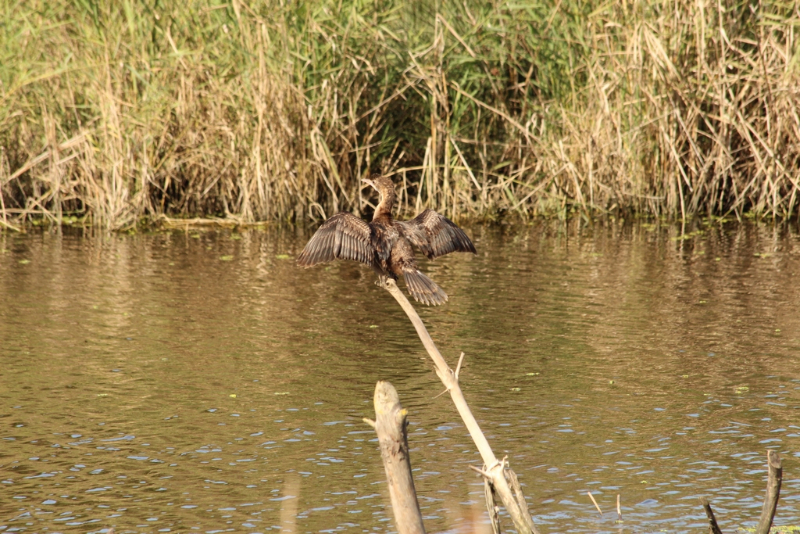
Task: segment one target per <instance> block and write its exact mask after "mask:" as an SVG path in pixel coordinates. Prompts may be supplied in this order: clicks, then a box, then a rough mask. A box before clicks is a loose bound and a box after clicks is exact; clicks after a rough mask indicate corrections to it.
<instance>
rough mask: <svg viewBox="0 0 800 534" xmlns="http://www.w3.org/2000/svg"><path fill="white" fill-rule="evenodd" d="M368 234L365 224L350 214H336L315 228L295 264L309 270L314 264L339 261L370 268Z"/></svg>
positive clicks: (370, 258) (370, 250) (370, 256)
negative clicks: (358, 262)
mask: <svg viewBox="0 0 800 534" xmlns="http://www.w3.org/2000/svg"><path fill="white" fill-rule="evenodd" d="M369 235H370V231H369V225H368V224H367V222H366V221H364V220H362V219H359V218H358V217H356V216H355V215H353V214H352V213H347V212H341V213H337V214H336V215H334V216H333V217H331V218H330V219H328V220H327V221H325V222H324V223H323V224H322V226H320V227H319V229H318V230H317V232H316V233H315V234H314V235H313V236H312V237H311V240H309V242H308V244H306V248H304V249H303V252H301V253H300V256H298V257H297V263H298V264H299V265H302V266H303V267H311V266H312V265H316V264H317V263H322V262H325V261H332V260H335V259H342V260H355V261H360V262H361V263H366V264H367V265H372V262H373V258H374V253H373V250H372V247H371V246H370V242H369Z"/></svg>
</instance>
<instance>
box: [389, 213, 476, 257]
mask: <svg viewBox="0 0 800 534" xmlns="http://www.w3.org/2000/svg"><path fill="white" fill-rule="evenodd" d="M397 225H398V226H399V227H400V228H401V231H402V232H403V235H404V236H405V237H406V239H408V240H409V241H410V242H411V243H412V244H413V245H415V246H417V247H418V248H419V249H420V250H421V251H422V253H423V254H425V255H426V256H428V258H430V259H433V258H436V257H439V256H444V255H445V254H449V253H451V252H472V253H473V254H474V253H475V245H473V244H472V241H470V239H469V237H467V234H465V233H464V230H462V229H461V228H459V227H458V226H456V224H455V223H454V222H453V221H451V220H450V219H448V218H447V217H445V216H444V215H440V214H438V213H436V212H435V211H433V210H425V211H423V212H422V213H420V214H419V215H417V216H416V217H414V218H413V219H410V220H408V221H397Z"/></svg>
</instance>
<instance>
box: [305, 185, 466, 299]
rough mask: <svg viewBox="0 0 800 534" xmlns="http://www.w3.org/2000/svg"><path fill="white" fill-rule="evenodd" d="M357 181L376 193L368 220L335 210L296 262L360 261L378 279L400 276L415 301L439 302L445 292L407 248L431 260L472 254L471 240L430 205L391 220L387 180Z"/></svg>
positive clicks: (308, 264) (391, 195) (391, 188)
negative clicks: (407, 217)
mask: <svg viewBox="0 0 800 534" xmlns="http://www.w3.org/2000/svg"><path fill="white" fill-rule="evenodd" d="M363 182H365V183H366V184H368V185H370V186H372V187H373V188H375V189H376V190H377V191H378V193H379V195H380V201H379V203H378V206H377V208H376V209H375V214H374V215H373V217H372V221H370V222H367V221H364V220H362V219H360V218H358V217H356V216H355V215H353V214H352V213H347V212H341V213H337V214H336V215H334V216H332V217H331V218H330V219H328V220H327V221H325V222H324V223H323V224H322V226H320V227H319V229H318V230H317V232H316V233H315V234H314V235H313V236H312V237H311V239H310V240H309V242H308V244H306V246H305V248H304V249H303V252H302V253H301V254H300V256H298V258H297V263H298V264H299V265H301V266H303V267H311V266H312V265H316V264H318V263H322V262H327V261H333V260H335V259H342V260H353V261H357V262H361V263H364V264H366V265H369V266H370V267H372V269H373V270H374V271H375V272H376V273H377V274H378V277H379V280H380V282H381V283H382V282H383V281H385V280H386V279H387V278H392V279H394V280H397V279H398V277H400V276H401V275H402V276H403V278H404V279H405V282H406V287H407V288H408V292H409V293H410V294H411V296H413V297H414V298H415V299H416V300H417V301H419V302H422V303H423V304H427V305H433V306H436V305H439V304H444V303H445V302H446V301H447V294H446V293H445V292H444V291H443V290H442V288H441V287H439V286H438V285H437V284H436V283H435V282H434V281H433V280H431V279H430V278H428V277H427V276H426V275H424V274H423V273H421V272H420V270H419V268H418V266H417V262H416V259H415V258H414V251H413V249H412V248H411V247H412V245H413V246H415V247H417V248H418V249H419V250H420V251H421V252H422V253H423V254H425V255H426V256H427V257H428V258H429V259H434V258H437V257H439V256H443V255H445V254H449V253H451V252H472V253H473V254H475V246H474V245H473V244H472V241H470V239H469V237H467V234H466V233H464V231H463V230H462V229H461V228H459V227H458V226H456V225H455V223H454V222H453V221H451V220H450V219H448V218H447V217H445V216H443V215H440V214H438V213H436V212H435V211H433V210H431V209H426V210H425V211H423V212H422V213H420V214H419V215H417V216H416V217H414V218H413V219H410V220H407V221H395V220H394V219H393V218H392V208H393V207H394V202H395V200H396V194H395V190H394V183H393V182H392V180H391V179H389V178H387V177H384V176H378V175H373V176H372V178H370V179H365V180H363Z"/></svg>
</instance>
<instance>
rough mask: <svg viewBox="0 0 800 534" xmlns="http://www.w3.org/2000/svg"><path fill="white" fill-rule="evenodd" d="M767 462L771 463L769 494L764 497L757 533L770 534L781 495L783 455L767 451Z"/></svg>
mask: <svg viewBox="0 0 800 534" xmlns="http://www.w3.org/2000/svg"><path fill="white" fill-rule="evenodd" d="M767 464H768V465H769V478H768V479H767V494H766V496H765V497H764V506H762V507H761V518H760V519H759V520H758V526H757V527H756V534H769V529H770V527H772V520H773V519H775V510H776V509H777V508H778V498H779V497H780V495H781V481H782V480H783V468H782V467H781V457H780V455H779V454H778V452H777V451H773V450H769V451H767Z"/></svg>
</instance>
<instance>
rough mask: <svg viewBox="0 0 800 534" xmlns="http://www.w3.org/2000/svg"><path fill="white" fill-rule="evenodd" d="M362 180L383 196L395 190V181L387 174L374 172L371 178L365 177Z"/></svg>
mask: <svg viewBox="0 0 800 534" xmlns="http://www.w3.org/2000/svg"><path fill="white" fill-rule="evenodd" d="M361 181H362V182H364V183H365V184H367V185H369V186H371V187H372V188H373V189H375V191H377V192H378V193H380V194H381V196H382V197H383V196H386V195H388V194H389V192H394V182H392V180H391V179H390V178H387V177H386V176H381V175H380V174H373V175H372V176H370V177H369V178H364V179H362V180H361Z"/></svg>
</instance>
